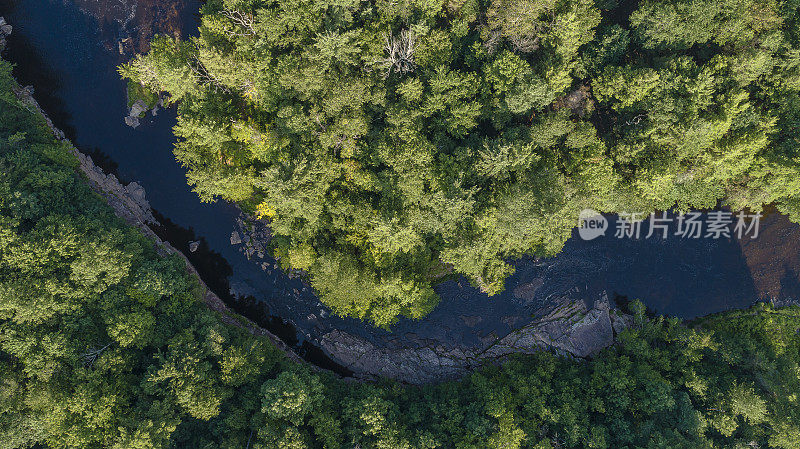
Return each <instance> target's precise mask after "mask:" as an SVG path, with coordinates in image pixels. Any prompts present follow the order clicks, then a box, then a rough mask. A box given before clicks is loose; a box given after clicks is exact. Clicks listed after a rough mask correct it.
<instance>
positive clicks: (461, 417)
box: [0, 62, 800, 449]
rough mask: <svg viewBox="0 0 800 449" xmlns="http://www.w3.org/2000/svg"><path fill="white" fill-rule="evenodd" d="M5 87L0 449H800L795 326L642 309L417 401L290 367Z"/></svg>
mask: <svg viewBox="0 0 800 449" xmlns="http://www.w3.org/2000/svg"><path fill="white" fill-rule="evenodd" d="M12 85H13V81H12V80H11V78H10V76H9V71H8V65H7V64H6V63H4V62H0V175H2V176H0V448H2V449H11V448H30V447H35V445H38V446H36V447H51V448H76V449H78V448H79V449H87V448H114V449H128V448H136V449H144V448H225V449H234V448H236V449H241V448H253V449H277V448H280V449H290V448H291V449H353V448H362V449H372V448H376V449H434V448H441V449H456V448H458V449H487V448H490V449H495V448H497V449H499V448H504V449H513V448H531V449H533V448H536V449H552V448H609V449H612V448H613V449H618V448H655V447H665V448H667V447H668V448H681V449H683V448H695V447H697V448H711V447H720V448H749V447H761V448H775V449H778V448H781V449H795V448H797V443H798V441H800V407H799V406H798V391H800V377H799V376H798V373H800V333H799V332H798V330H799V329H800V309H798V308H789V309H779V310H775V309H772V308H770V307H766V306H760V307H756V308H754V309H752V310H748V311H742V312H730V313H726V314H722V315H719V316H713V317H710V318H707V319H705V320H703V321H701V322H699V323H696V324H695V328H693V329H688V328H686V327H684V326H683V325H682V324H680V323H679V322H677V321H676V320H663V319H655V320H649V319H647V318H645V317H644V316H643V315H642V312H641V309H643V308H642V307H638V310H640V312H639V313H638V314H637V316H636V320H635V324H634V325H633V327H632V328H631V329H629V330H627V331H625V332H623V333H622V334H621V335H620V336H619V343H618V344H617V345H616V346H614V347H612V348H609V349H607V350H605V351H604V352H602V353H601V354H600V355H598V356H597V357H596V358H594V359H593V360H591V361H580V360H572V359H565V358H559V357H556V356H554V355H552V354H549V353H545V352H542V353H538V354H534V355H531V356H525V357H516V358H513V359H511V360H509V361H507V362H506V363H505V364H504V365H503V366H491V367H486V368H484V369H482V370H479V371H478V372H476V373H475V374H473V375H471V376H468V377H466V378H465V379H462V380H460V381H458V382H447V383H443V384H440V385H430V386H424V387H411V386H401V385H398V384H395V383H389V382H387V383H357V382H354V381H343V380H338V379H335V378H333V377H332V376H331V375H326V374H320V373H315V372H312V371H310V370H309V369H308V368H307V367H305V366H301V365H297V364H295V363H292V362H289V361H288V360H287V359H286V358H284V357H283V356H282V355H281V354H280V353H279V352H278V351H277V350H276V348H274V347H273V346H272V345H271V344H270V343H269V342H267V341H265V340H263V339H260V338H256V337H253V336H252V335H250V334H249V333H246V332H244V331H242V330H240V329H238V328H233V327H229V326H227V325H223V324H222V323H221V322H220V321H219V320H218V317H217V316H216V315H215V314H214V313H212V312H210V311H209V310H208V309H207V308H205V306H204V305H203V304H202V303H201V302H200V300H199V291H198V285H197V283H196V281H195V280H194V279H193V278H192V277H191V276H189V275H188V274H187V272H186V269H185V267H184V265H183V261H182V260H180V259H178V258H175V257H171V258H162V257H160V256H159V255H158V254H157V253H156V252H155V250H154V248H153V245H152V242H150V241H148V240H146V239H145V238H144V237H143V236H142V235H141V234H139V233H138V231H135V230H134V229H132V228H129V227H127V226H126V225H124V224H123V223H122V222H121V221H120V220H118V219H116V218H115V217H114V215H113V214H112V213H111V211H110V209H109V208H108V207H107V206H106V205H105V204H104V203H103V200H102V199H100V198H99V197H98V196H97V195H95V194H94V193H92V192H91V190H90V189H89V188H88V187H87V186H86V185H85V184H84V183H83V182H82V180H81V179H80V177H79V176H78V175H77V174H75V173H74V172H73V170H72V168H71V167H72V162H71V156H69V154H68V153H67V152H66V150H65V148H64V147H63V146H61V145H60V144H57V143H56V142H55V141H54V140H53V139H52V137H50V136H49V134H48V132H47V130H46V129H45V128H44V126H43V123H42V121H41V119H40V118H39V117H38V116H37V115H36V114H34V113H33V112H32V111H29V110H27V109H26V108H25V107H24V106H23V105H22V104H20V103H19V102H18V101H17V100H16V99H15V98H14V97H13V96H11V95H9V90H10V88H11V87H12ZM545 126H551V125H545ZM571 126H572V125H571ZM574 126H576V127H577V126H579V125H574ZM551 129H563V128H558V127H555V126H553V127H552V128H551ZM559 133H560V131H553V132H552V133H551V134H550V136H558V135H562V134H559ZM540 138H542V139H549V138H551V137H548V135H547V133H546V132H542V133H541V134H540ZM45 148H47V149H45ZM484 151H485V152H487V154H494V155H495V156H491V157H490V156H487V160H494V161H502V160H503V157H501V156H498V155H502V154H509V153H511V152H514V153H515V154H520V155H522V154H525V152H526V151H527V150H526V149H525V148H522V147H519V146H516V145H515V144H512V143H507V142H503V141H502V140H498V141H497V142H495V143H493V144H492V145H491V146H487V147H486V148H485V150H484ZM526 157H528V156H526ZM498 166H502V167H504V168H503V169H502V170H503V171H505V172H506V173H508V175H506V176H511V175H510V173H513V172H514V170H515V168H514V164H513V163H511V164H506V163H502V164H499V165H498ZM487 167H488V165H487ZM498 170H500V169H498ZM498 172H499V171H498ZM517 194H518V195H522V193H517ZM342 257H343V258H342V260H347V259H346V258H345V257H344V256H342Z"/></svg>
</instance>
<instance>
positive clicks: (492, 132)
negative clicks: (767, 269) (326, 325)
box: [122, 0, 800, 326]
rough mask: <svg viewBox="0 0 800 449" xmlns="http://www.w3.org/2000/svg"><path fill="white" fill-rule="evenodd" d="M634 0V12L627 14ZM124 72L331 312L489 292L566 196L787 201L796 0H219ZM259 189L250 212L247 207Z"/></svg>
mask: <svg viewBox="0 0 800 449" xmlns="http://www.w3.org/2000/svg"><path fill="white" fill-rule="evenodd" d="M632 7H633V8H635V10H634V11H631V9H632ZM202 12H203V20H202V25H201V27H200V36H199V37H197V38H194V39H192V40H190V41H189V42H174V41H172V40H170V39H168V38H158V39H156V41H155V42H154V43H153V46H152V50H151V52H150V53H149V54H148V55H144V56H141V57H139V58H137V59H136V60H134V61H133V62H132V63H131V64H129V65H127V66H125V67H123V69H122V73H123V75H124V76H125V77H127V78H128V79H130V80H133V81H134V82H139V83H141V84H142V85H144V86H147V87H148V88H151V89H153V90H155V91H164V92H166V93H167V94H168V95H169V96H170V98H171V99H172V100H173V101H180V106H179V112H180V119H179V124H178V126H177V128H176V134H177V136H178V137H180V142H179V143H178V144H177V146H176V149H175V153H176V156H177V157H178V159H179V160H180V161H181V162H182V163H183V164H184V166H185V167H186V168H187V169H188V179H189V182H190V183H191V184H192V185H193V186H194V188H195V191H196V192H197V193H198V194H199V195H200V197H201V198H202V199H203V200H206V201H211V200H213V199H214V198H217V197H221V198H225V199H227V200H232V201H238V202H241V203H242V204H249V205H253V204H260V205H261V206H260V207H261V209H260V210H263V211H268V212H269V213H268V214H266V215H265V217H267V218H268V219H269V220H271V225H272V227H273V229H274V231H275V234H276V235H277V236H278V238H276V239H275V240H274V245H275V254H276V255H277V256H279V257H280V258H281V261H282V263H283V264H284V265H285V266H291V267H294V268H301V269H304V270H306V271H307V272H308V273H309V274H310V277H311V280H312V282H313V285H314V286H315V288H316V289H317V291H318V292H319V293H320V295H321V298H322V300H323V301H324V302H325V303H326V304H328V305H330V306H331V307H332V308H333V309H334V310H335V311H336V312H337V313H339V314H342V315H350V316H355V317H358V318H362V319H368V320H371V321H372V322H374V323H376V324H378V325H381V326H388V325H390V324H391V323H392V322H393V321H394V320H395V319H396V318H397V317H398V316H407V317H419V316H422V315H424V314H426V313H427V312H428V311H430V310H431V309H432V308H433V307H434V306H435V304H436V302H437V300H438V298H437V297H436V295H435V294H434V292H433V290H432V288H431V285H432V283H434V282H436V280H437V278H438V276H440V275H441V274H442V273H447V272H451V271H454V272H456V273H458V274H462V275H465V276H466V277H468V278H469V279H470V280H471V281H472V282H473V283H474V284H475V285H477V286H478V287H480V288H481V289H482V290H484V291H485V292H487V293H490V294H493V293H497V292H499V291H502V290H503V288H504V280H505V279H506V277H507V276H508V275H509V274H510V273H511V272H512V271H513V269H512V268H511V266H510V265H509V264H507V263H506V261H507V260H509V259H511V258H516V257H519V256H521V255H524V254H535V255H552V254H555V253H557V252H558V251H559V250H560V248H561V246H562V245H563V243H564V241H565V240H566V239H567V238H568V237H569V235H570V230H571V229H572V228H573V227H574V225H575V223H576V222H577V216H578V212H579V211H580V210H581V209H584V208H593V209H596V210H599V211H604V212H636V213H647V212H650V211H653V210H665V209H669V208H679V209H682V210H683V209H688V208H709V207H714V206H716V205H717V204H718V203H719V202H720V201H722V202H725V203H727V204H728V205H729V206H731V207H732V208H734V209H742V208H750V209H752V210H759V209H760V208H761V207H762V205H764V204H769V203H774V204H776V205H777V206H778V208H779V209H780V210H781V211H783V212H785V213H787V214H790V215H791V216H792V217H793V218H794V219H798V217H800V209H798V207H800V206H798V204H800V182H798V179H800V176H798V175H800V171H799V170H798V167H800V165H798V163H797V148H798V141H797V133H796V128H797V123H798V111H799V110H800V109H798V105H799V104H800V97H798V89H800V71H798V70H800V40H798V32H797V30H798V28H797V17H796V16H797V4H796V2H791V1H789V2H783V1H777V0H703V1H693V2H688V3H687V2H683V1H677V0H676V1H661V0H654V1H642V2H639V3H638V4H636V5H632V4H631V2H621V3H620V2H616V1H608V2H601V3H598V4H595V3H593V2H592V1H590V0H543V1H539V0H450V1H447V2H441V1H427V0H412V1H400V2H394V1H391V2H390V1H383V0H379V1H351V0H346V1H331V0H303V1H299V0H298V1H294V0H279V1H270V2H267V1H261V0H212V1H208V2H206V4H205V6H204V7H203V11H202ZM251 207H252V206H251Z"/></svg>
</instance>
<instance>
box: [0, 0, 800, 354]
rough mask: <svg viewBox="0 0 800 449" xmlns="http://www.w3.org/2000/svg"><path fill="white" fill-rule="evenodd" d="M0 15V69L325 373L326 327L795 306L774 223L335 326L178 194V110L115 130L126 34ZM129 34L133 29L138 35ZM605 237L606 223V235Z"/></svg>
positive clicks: (181, 184) (245, 308) (485, 331)
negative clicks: (744, 235)
mask: <svg viewBox="0 0 800 449" xmlns="http://www.w3.org/2000/svg"><path fill="white" fill-rule="evenodd" d="M131 1H134V0H128V2H131ZM142 1H144V0H142ZM158 1H161V2H166V3H169V0H156V3H157V2H158ZM116 2H117V3H122V4H126V3H128V2H126V1H125V0H116ZM149 2H150V3H153V0H149ZM83 3H84V4H92V2H83ZM94 3H96V4H103V0H97V1H96V2H94ZM186 4H187V7H186V11H185V12H184V13H182V15H181V20H182V23H180V24H178V27H179V28H180V29H183V31H184V34H186V33H190V32H191V30H192V29H194V28H196V19H195V17H194V12H195V11H197V9H198V4H197V3H192V2H191V1H190V2H188V3H186ZM84 7H85V8H86V6H85V5H84ZM151 7H152V5H151ZM0 15H3V16H5V18H6V19H7V21H8V22H9V23H10V24H12V25H13V26H14V32H13V35H12V36H11V38H10V40H9V48H8V49H7V51H6V54H5V57H6V59H9V60H11V61H12V62H14V63H16V65H17V67H16V68H15V76H16V77H17V79H18V80H19V81H20V83H22V84H24V85H26V84H29V85H33V86H34V88H35V97H36V98H37V100H38V101H39V102H40V103H41V105H42V107H43V108H44V109H45V111H47V112H48V114H49V115H50V116H51V118H52V119H53V120H54V122H55V124H56V125H57V126H58V127H60V128H62V129H63V130H64V131H65V132H66V134H67V136H68V137H69V138H70V139H71V140H72V141H73V142H74V143H75V145H76V146H77V147H78V148H79V149H81V151H83V152H85V153H88V154H91V155H92V156H93V158H94V159H95V161H96V162H97V163H98V165H101V166H103V167H104V168H105V169H106V170H108V171H113V172H114V173H116V174H117V175H118V176H119V178H120V179H122V180H123V181H124V182H129V181H138V182H139V183H140V184H141V185H142V186H144V188H145V189H146V191H147V198H148V200H149V201H150V204H151V205H152V207H153V209H154V210H155V211H156V212H157V213H158V214H159V217H160V220H161V222H162V224H163V226H161V227H158V228H157V229H156V231H157V232H158V233H159V234H160V235H161V236H162V237H165V238H167V239H168V240H170V241H171V242H172V243H173V245H174V246H175V247H176V248H178V249H181V250H182V251H184V253H186V254H187V256H189V257H190V259H191V260H192V261H193V263H195V264H196V266H198V268H199V270H200V272H201V274H202V275H203V277H204V279H205V280H206V281H207V282H208V284H209V286H211V288H212V289H214V290H215V291H216V292H217V293H218V294H219V295H220V296H221V297H223V299H226V301H227V302H229V303H231V304H232V305H233V306H234V308H235V309H236V310H238V311H240V312H242V313H244V314H245V315H248V316H250V317H251V318H254V319H256V320H257V321H259V322H260V323H261V324H262V325H264V326H265V327H267V328H269V329H271V330H272V331H273V332H275V333H277V334H279V335H280V336H281V337H282V338H284V339H285V340H287V342H288V343H290V344H291V345H293V346H295V347H296V348H297V349H298V350H299V351H300V352H301V353H302V354H304V355H305V356H306V357H307V358H309V359H311V360H314V361H316V362H317V363H323V364H325V363H326V362H325V361H324V357H323V356H321V355H320V353H319V350H317V349H315V347H314V346H313V342H314V340H315V339H317V338H318V337H319V336H320V335H322V334H324V333H325V332H328V331H329V330H331V329H335V328H338V329H342V330H346V331H348V332H351V333H354V334H356V335H359V336H362V337H364V338H367V339H368V340H370V341H372V342H373V343H375V344H376V345H383V346H392V347H403V346H407V345H411V346H413V345H415V344H416V342H417V341H418V340H419V339H426V340H428V341H431V340H433V341H437V342H440V343H442V344H446V345H480V344H481V342H482V341H485V339H486V338H487V336H495V337H496V336H500V337H502V336H503V335H505V334H507V333H508V332H509V331H510V330H512V329H513V328H516V327H520V326H521V325H524V324H526V322H530V321H531V319H532V318H535V317H534V316H532V315H534V314H535V310H536V305H537V304H538V303H539V302H542V301H545V300H546V299H547V298H550V297H552V296H554V295H560V294H564V292H568V291H573V292H576V291H577V292H579V294H584V295H586V297H587V298H588V297H594V295H596V294H597V292H600V291H607V292H608V293H609V294H610V295H612V296H615V295H616V296H619V297H625V298H629V299H634V298H638V299H641V300H642V301H643V302H644V303H645V304H646V305H647V306H648V308H650V309H652V310H653V311H656V312H659V313H664V314H669V315H673V316H678V317H682V318H694V317H697V316H702V315H706V314H709V313H713V312H718V311H722V310H726V309H730V308H743V307H747V306H749V305H751V304H752V303H753V302H755V301H756V300H759V299H770V298H772V299H787V298H797V297H800V282H799V281H798V273H800V256H799V254H800V251H798V240H800V239H799V238H800V229H798V226H796V225H793V224H791V223H789V222H788V220H786V219H785V218H784V217H782V216H780V215H777V214H773V215H769V216H768V217H766V218H765V219H763V221H762V223H761V229H760V232H761V235H760V236H759V237H758V238H757V239H744V240H739V239H736V238H722V239H710V238H701V239H681V238H679V237H675V236H670V237H669V238H667V239H660V238H651V239H645V238H639V239H630V238H615V237H613V235H609V236H606V237H601V238H598V239H595V240H592V241H590V242H589V241H583V240H581V239H580V238H577V231H576V236H575V237H573V238H572V239H571V240H570V241H569V242H567V245H566V246H565V249H564V251H563V253H562V254H561V255H559V256H558V257H557V258H554V259H548V260H538V261H534V260H529V259H523V260H522V261H518V262H517V263H516V265H517V272H516V274H514V275H513V276H512V277H511V278H509V280H508V282H507V288H506V291H505V292H504V293H502V294H500V295H496V296H494V297H491V298H488V297H487V296H486V295H484V294H482V293H481V292H479V291H478V290H476V289H474V288H472V287H471V286H469V283H468V282H466V281H464V280H461V281H459V280H452V281H447V282H444V283H442V284H441V285H439V286H438V287H437V291H438V292H439V293H440V295H441V296H442V302H441V304H440V305H439V307H437V309H436V310H434V311H433V312H432V313H431V314H430V315H429V316H428V317H426V318H425V319H423V320H420V321H411V320H402V321H400V322H399V323H398V324H397V325H395V326H394V327H393V329H392V331H391V332H387V331H384V330H379V329H374V328H372V327H370V326H368V325H365V324H363V323H360V322H358V321H356V320H351V319H341V318H337V317H334V316H331V315H330V313H329V311H328V310H327V308H326V307H324V306H322V305H321V303H319V301H318V300H317V299H316V297H315V296H314V294H313V292H312V291H311V289H310V288H308V287H307V286H306V285H305V284H304V283H303V282H302V281H301V280H298V279H290V278H289V277H288V276H287V275H286V274H284V273H283V272H282V271H280V270H279V269H275V268H274V266H273V264H274V261H272V260H271V259H269V258H268V257H267V259H265V260H259V261H258V262H251V261H250V260H248V258H247V257H245V255H244V254H243V253H242V252H241V251H240V248H237V247H234V246H232V245H231V242H230V237H231V232H232V231H234V230H235V229H236V219H237V217H238V216H239V212H238V210H237V209H236V208H235V207H233V206H231V205H229V204H226V203H224V202H217V203H214V204H204V203H201V202H200V201H199V200H198V198H197V196H196V195H195V194H194V193H192V192H191V190H190V189H189V187H188V186H187V185H186V179H185V173H184V171H183V169H182V168H181V167H180V166H179V165H178V164H177V163H176V162H175V159H174V157H173V155H172V144H173V142H174V137H173V135H172V133H171V128H172V126H173V125H174V124H175V113H174V111H172V110H162V111H160V112H159V114H158V115H157V116H156V117H149V118H148V119H145V120H144V121H143V123H142V125H141V126H140V127H139V128H137V129H132V128H130V127H127V126H126V125H125V124H124V122H123V118H124V116H125V115H126V114H127V111H126V97H125V84H124V83H123V82H122V81H121V80H120V79H119V76H118V74H117V72H116V67H117V66H118V65H119V64H120V63H122V62H124V61H125V60H126V59H127V58H129V57H130V56H121V55H119V52H118V51H117V50H116V48H117V47H116V40H119V39H121V38H123V37H124V36H125V35H126V34H127V33H130V32H131V30H128V29H125V28H124V27H120V28H119V29H117V28H115V27H114V23H111V24H109V23H108V22H107V21H104V20H103V19H102V18H101V19H98V18H97V15H96V14H95V15H94V16H93V15H89V14H86V13H85V12H84V11H83V10H81V9H79V8H78V7H77V6H76V5H75V4H74V3H72V2H71V1H70V0H0ZM101 22H103V23H101ZM126 26H127V27H129V28H131V29H133V32H135V30H136V27H137V26H140V25H137V24H136V23H129V24H127V25H126ZM101 28H102V29H103V30H104V31H103V33H100V32H98V31H97V30H99V29H101ZM109 29H111V30H112V32H109V31H108V30H109ZM706 218H707V217H706ZM614 228H615V221H614V219H613V217H612V218H611V223H610V233H611V234H613V232H614V231H613V230H614ZM675 230H676V229H675V227H674V225H673V227H672V228H670V233H671V234H672V233H673V232H674V231H675ZM646 233H647V228H646V227H645V228H644V229H643V235H644V234H646ZM192 240H200V241H201V246H200V249H199V250H198V251H197V252H196V253H190V252H189V251H188V242H189V241H192ZM262 264H263V266H265V267H267V269H266V271H265V270H264V269H263V268H262V266H261V265H262ZM295 327H296V329H295Z"/></svg>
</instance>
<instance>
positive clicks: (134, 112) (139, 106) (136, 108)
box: [128, 100, 147, 117]
mask: <svg viewBox="0 0 800 449" xmlns="http://www.w3.org/2000/svg"><path fill="white" fill-rule="evenodd" d="M146 110H147V105H146V104H145V103H144V101H142V100H138V101H136V103H134V104H133V106H131V111H130V112H129V113H128V116H129V117H139V115H140V114H141V113H142V112H145V111H146Z"/></svg>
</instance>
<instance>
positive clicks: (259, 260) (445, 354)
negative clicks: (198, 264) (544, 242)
mask: <svg viewBox="0 0 800 449" xmlns="http://www.w3.org/2000/svg"><path fill="white" fill-rule="evenodd" d="M271 237H272V234H271V232H270V230H269V227H268V225H267V223H265V222H264V221H261V220H254V219H253V218H252V217H249V216H247V215H245V214H242V215H241V216H240V217H239V218H238V219H237V228H236V229H235V230H234V231H233V232H232V233H231V239H230V242H231V245H234V246H235V247H238V248H239V250H240V251H241V252H242V253H243V254H244V255H245V256H246V257H247V258H248V259H249V260H250V261H251V262H252V263H254V264H257V265H258V266H260V267H261V269H262V270H263V271H264V275H265V276H270V277H274V276H276V273H275V271H281V270H283V269H282V268H281V267H280V265H279V261H276V260H274V259H271V258H270V255H269V252H268V246H269V239H270V238H271ZM576 263H579V261H574V260H568V261H567V265H568V266H570V267H574V265H575V264H576ZM525 267H527V268H522V269H521V271H523V272H524V273H525V274H524V276H523V277H524V278H526V279H527V280H528V282H525V283H521V284H518V285H516V287H515V288H514V289H513V291H512V292H511V295H512V296H513V300H512V301H511V302H512V303H513V304H514V307H509V304H508V303H502V302H498V303H496V304H495V305H496V307H495V308H493V307H492V299H491V298H489V299H485V298H473V299H475V300H476V302H475V303H471V302H463V301H462V302H455V303H454V302H452V301H447V302H443V303H442V304H440V307H439V308H437V309H436V310H435V311H434V312H433V313H432V314H431V315H429V316H428V317H426V318H425V320H424V321H423V322H414V321H410V320H406V321H404V322H403V323H401V324H400V325H398V326H396V327H395V328H393V329H392V331H391V332H386V331H383V330H380V329H375V328H370V327H369V325H365V324H364V323H361V322H357V321H355V320H351V319H342V318H337V317H331V316H329V312H328V309H327V308H326V307H325V306H323V305H322V304H320V303H319V301H318V300H317V299H316V298H314V297H313V296H310V295H309V293H310V292H312V291H313V290H312V289H311V287H310V286H309V285H308V284H307V283H306V282H303V286H302V287H301V288H294V289H292V290H290V291H288V292H286V293H285V295H284V296H283V297H281V298H275V299H274V300H273V301H272V303H271V304H270V305H271V308H272V313H274V314H277V315H278V316H280V317H281V318H283V319H286V320H288V321H290V322H291V323H292V324H293V325H294V326H295V327H296V328H297V329H298V331H299V332H300V333H301V334H302V335H303V337H304V338H305V339H306V340H307V341H310V342H311V343H313V344H314V345H316V346H318V347H319V348H321V349H322V350H323V352H324V353H325V354H326V355H327V356H328V357H330V358H331V359H332V360H334V361H335V362H336V363H338V364H340V365H342V366H343V367H345V368H347V369H348V370H350V371H352V372H353V373H355V374H354V375H355V376H356V377H359V378H364V379H372V378H380V377H385V378H390V379H395V380H400V381H403V382H407V383H414V384H421V383H428V382H435V381H442V380H449V379H454V378H458V377H460V376H463V375H464V374H467V373H468V372H470V371H471V370H474V369H475V368H476V367H478V366H480V365H483V364H487V363H496V362H498V361H502V360H503V359H504V358H506V357H508V356H509V355H511V354H527V353H531V352H533V351H541V350H549V351H553V352H556V353H558V354H562V355H565V356H570V357H579V358H585V357H591V356H592V355H594V354H596V353H597V352H598V351H600V350H601V349H603V348H605V347H608V346H610V345H612V344H613V343H614V341H615V337H616V335H617V333H618V332H620V331H621V330H622V329H624V328H625V327H626V326H628V325H629V324H630V322H631V317H630V316H628V315H625V314H623V313H622V312H621V311H620V310H619V309H617V308H615V307H614V304H613V303H612V300H611V299H610V298H609V295H608V293H607V292H606V291H602V290H600V291H594V290H591V289H588V288H577V287H574V286H573V285H572V284H570V283H558V282H553V280H556V279H558V278H561V277H563V278H564V279H568V280H570V281H573V282H574V281H575V279H574V275H573V274H571V273H565V271H564V270H563V269H561V268H560V267H559V264H558V263H554V262H546V263H542V264H539V266H538V269H536V262H534V261H527V262H526V263H525ZM287 274H288V276H289V277H292V278H300V279H304V278H305V275H304V274H303V273H302V272H300V271H288V272H287ZM562 275H563V276H562ZM545 283H547V284H548V285H544V284H545ZM454 284H456V287H457V288H460V289H469V287H468V286H463V285H459V284H458V283H457V282H454ZM451 287H452V286H451ZM237 290H239V291H237ZM232 293H234V294H242V293H247V291H246V290H244V291H243V290H242V289H241V288H238V289H237V287H236V286H234V288H233V291H232ZM478 302H480V303H482V304H480V305H479V304H478ZM479 306H482V307H484V309H483V310H481V309H478V308H477V307H479ZM467 311H470V312H467ZM467 313H469V314H467ZM459 331H460V334H459Z"/></svg>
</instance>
